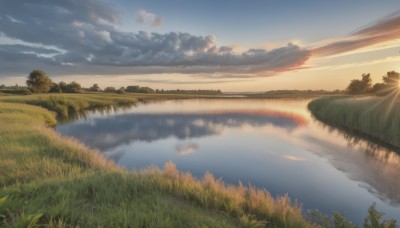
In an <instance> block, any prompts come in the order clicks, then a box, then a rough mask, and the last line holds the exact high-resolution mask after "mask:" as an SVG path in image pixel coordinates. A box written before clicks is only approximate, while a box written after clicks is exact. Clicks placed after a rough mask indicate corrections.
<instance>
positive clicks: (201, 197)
mask: <svg viewBox="0 0 400 228" xmlns="http://www.w3.org/2000/svg"><path fill="white" fill-rule="evenodd" d="M99 96H104V95H99V94H98V95H84V96H82V97H79V95H74V96H72V95H67V96H65V95H64V96H62V95H57V96H55V97H56V98H57V99H58V98H62V99H65V100H67V101H68V102H74V101H76V102H77V103H79V104H81V103H82V102H83V101H84V102H88V100H91V101H92V102H88V103H89V104H90V105H92V104H96V105H105V104H109V103H108V102H109V100H110V99H111V100H114V101H115V102H118V101H119V100H118V99H121V97H120V96H111V98H109V97H104V99H103V100H105V103H101V102H100V101H99V100H100V99H99ZM25 97H26V96H24V97H22V96H21V97H14V96H3V97H1V98H0V100H2V101H7V102H8V103H5V102H0V157H1V159H0V167H1V169H0V187H1V190H0V198H1V199H3V200H0V226H10V227H20V226H28V225H29V224H31V225H32V224H33V225H34V224H38V225H40V226H60V227H68V226H81V227H93V226H94V227H96V226H103V227H109V226H114V227H115V226H132V227H136V226H149V227H197V226H199V227H237V226H242V227H243V226H245V227H246V226H248V227H257V226H265V225H268V226H269V227H310V226H311V225H310V224H309V223H308V222H307V221H305V219H304V218H303V217H302V214H301V209H300V207H299V206H296V205H292V204H291V203H290V200H289V198H288V197H287V196H284V197H280V198H278V199H274V198H272V197H271V196H270V195H269V193H268V192H267V191H262V190H257V189H254V188H252V187H249V188H246V187H243V186H237V187H235V186H226V185H225V184H224V183H222V182H221V181H219V180H215V179H214V177H212V176H211V175H210V174H206V176H205V177H204V179H203V180H197V179H195V178H193V177H192V176H191V175H190V174H188V173H180V172H179V171H178V170H176V168H175V166H174V165H173V164H172V163H168V164H167V165H166V167H165V169H164V170H163V171H161V170H158V169H156V168H149V169H146V170H144V171H141V172H128V171H126V170H123V169H121V168H118V167H117V166H115V165H114V164H113V163H112V162H110V161H109V160H107V159H105V158H104V157H103V156H102V155H101V154H100V153H99V152H98V151H95V150H92V149H90V148H87V147H86V146H84V145H83V144H81V143H80V142H79V141H76V140H74V139H71V138H66V137H63V136H61V135H59V134H58V133H56V132H55V131H54V130H53V129H52V128H51V126H53V125H54V124H56V118H55V114H54V113H52V112H49V111H48V110H46V109H44V108H42V107H37V106H32V105H28V104H22V103H23V102H26V103H34V102H35V100H34V99H39V100H40V104H42V103H43V102H44V103H47V102H48V100H51V99H54V95H42V96H37V95H36V96H29V97H28V98H25ZM131 97H133V96H131ZM134 99H135V100H139V99H147V97H140V98H139V97H133V98H132V101H135V100H134ZM152 99H154V98H152ZM96 100H97V101H98V102H97V101H96ZM11 102H19V103H11ZM90 105H89V106H90ZM78 107H88V106H86V105H82V106H81V105H79V106H78ZM3 197H6V198H3ZM1 201H5V203H4V202H3V203H1Z"/></svg>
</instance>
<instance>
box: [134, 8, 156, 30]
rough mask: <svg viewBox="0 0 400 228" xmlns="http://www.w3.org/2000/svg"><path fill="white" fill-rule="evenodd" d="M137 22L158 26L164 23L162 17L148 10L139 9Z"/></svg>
mask: <svg viewBox="0 0 400 228" xmlns="http://www.w3.org/2000/svg"><path fill="white" fill-rule="evenodd" d="M136 22H137V23H138V24H141V25H146V26H153V27H157V26H160V25H161V24H162V18H161V17H160V16H157V15H155V14H154V13H150V12H147V11H146V10H139V11H138V12H137V14H136Z"/></svg>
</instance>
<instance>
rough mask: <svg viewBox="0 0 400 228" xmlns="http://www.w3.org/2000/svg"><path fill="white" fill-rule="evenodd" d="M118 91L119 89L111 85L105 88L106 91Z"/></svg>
mask: <svg viewBox="0 0 400 228" xmlns="http://www.w3.org/2000/svg"><path fill="white" fill-rule="evenodd" d="M116 91H117V90H116V89H115V88H114V87H112V86H109V87H107V88H105V89H104V92H106V93H115V92H116Z"/></svg>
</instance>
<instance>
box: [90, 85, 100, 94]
mask: <svg viewBox="0 0 400 228" xmlns="http://www.w3.org/2000/svg"><path fill="white" fill-rule="evenodd" d="M89 91H93V92H100V91H101V89H100V87H99V85H98V84H93V86H92V87H90V88H89Z"/></svg>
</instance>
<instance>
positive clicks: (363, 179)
mask: <svg viewBox="0 0 400 228" xmlns="http://www.w3.org/2000/svg"><path fill="white" fill-rule="evenodd" d="M307 103H308V101H306V100H305V101H304V100H303V101H299V100H297V101H293V100H292V101H291V100H182V101H166V102H159V103H147V104H146V105H143V104H139V105H138V106H137V108H131V109H129V108H128V109H124V110H116V109H114V108H110V109H107V108H103V109H102V110H100V111H99V110H98V111H96V112H91V113H89V114H87V113H86V114H85V115H83V116H81V117H80V118H79V119H78V120H76V121H75V122H73V123H69V124H66V125H61V126H57V130H58V131H59V132H61V133H62V134H65V135H70V136H74V137H75V138H78V139H79V140H81V141H83V142H85V143H86V144H88V145H89V146H91V147H96V148H100V149H101V150H102V151H103V153H104V154H105V155H106V156H107V157H109V158H110V159H113V160H114V161H116V163H117V164H119V165H121V166H123V167H126V168H128V169H140V168H144V167H147V166H149V165H157V166H163V164H164V163H165V162H167V161H169V160H172V161H173V162H174V163H176V164H177V167H178V168H179V169H181V170H184V171H189V172H191V173H192V174H193V175H194V176H197V177H200V176H202V175H203V174H204V172H205V171H206V170H208V171H210V172H212V173H213V174H214V175H215V176H217V177H222V179H223V180H224V181H226V182H227V183H233V184H237V183H238V181H239V180H241V181H242V182H243V183H248V182H251V183H252V184H254V185H255V186H257V187H261V188H266V189H268V190H269V191H270V192H271V193H272V194H273V195H277V194H279V195H283V194H285V193H289V195H290V196H291V197H293V198H294V199H297V200H298V201H299V202H301V203H303V206H304V208H305V209H316V208H317V209H319V210H320V211H322V212H324V213H328V214H329V213H332V212H334V211H340V212H342V213H344V214H346V216H347V217H348V218H349V219H351V220H352V221H355V222H356V223H359V224H361V223H362V221H363V218H364V217H365V216H366V213H367V211H366V210H367V208H368V207H369V206H370V205H371V204H372V202H374V201H375V202H377V205H378V209H379V210H381V211H384V212H385V213H387V218H395V219H398V220H400V214H399V213H398V211H399V208H400V191H399V189H400V175H399V173H400V157H399V154H397V153H395V152H394V151H393V150H390V149H385V148H382V147H380V146H378V145H377V144H375V143H374V142H372V141H368V140H367V141H366V140H364V139H363V138H361V137H359V136H357V135H354V134H351V133H349V132H347V131H343V130H339V129H337V128H333V127H331V126H327V125H324V124H322V123H321V122H319V121H317V120H315V119H313V117H312V116H311V115H310V113H309V112H308V111H307V108H306V107H307Z"/></svg>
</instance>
